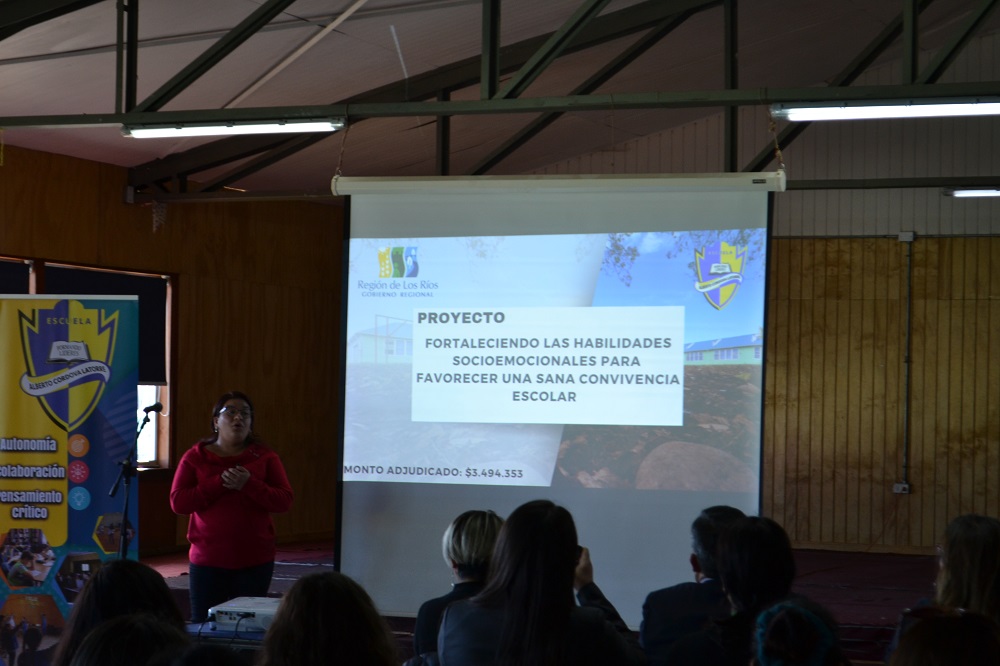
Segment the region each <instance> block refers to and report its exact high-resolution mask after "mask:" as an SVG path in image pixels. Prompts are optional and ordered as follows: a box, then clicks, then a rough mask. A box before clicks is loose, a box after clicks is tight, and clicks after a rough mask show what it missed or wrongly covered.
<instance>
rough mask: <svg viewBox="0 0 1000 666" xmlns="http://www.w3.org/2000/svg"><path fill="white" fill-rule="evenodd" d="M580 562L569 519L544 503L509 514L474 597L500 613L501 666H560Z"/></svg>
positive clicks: (535, 503)
mask: <svg viewBox="0 0 1000 666" xmlns="http://www.w3.org/2000/svg"><path fill="white" fill-rule="evenodd" d="M579 559H580V547H579V545H577V539H576V525H575V523H574V522H573V516H571V515H570V513H569V511H567V510H566V509H564V508H563V507H561V506H557V505H555V504H553V503H552V502H550V501H548V500H535V501H533V502H528V503H527V504H523V505H521V506H519V507H518V508H517V509H515V510H514V512H513V513H512V514H510V517H508V518H507V521H506V522H505V523H504V524H503V527H502V528H501V529H500V536H499V537H498V538H497V545H496V548H495V549H494V551H493V562H492V563H491V565H490V575H489V578H488V579H487V581H486V587H485V588H484V589H483V591H482V592H481V593H480V594H479V595H478V596H477V597H476V602H477V603H480V604H482V605H485V606H491V607H502V608H503V609H504V626H503V630H502V632H501V637H500V646H499V648H498V663H501V664H508V663H510V664H555V663H561V662H562V658H561V656H562V654H563V652H564V650H565V646H566V641H567V636H568V633H569V621H570V612H571V610H572V608H573V605H574V604H575V601H574V599H573V582H574V578H575V570H576V565H577V563H578V562H579Z"/></svg>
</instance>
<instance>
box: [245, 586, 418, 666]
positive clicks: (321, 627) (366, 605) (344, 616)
mask: <svg viewBox="0 0 1000 666" xmlns="http://www.w3.org/2000/svg"><path fill="white" fill-rule="evenodd" d="M399 662H400V659H399V655H398V650H397V648H396V642H395V637H394V636H393V634H392V632H391V631H390V630H389V626H388V624H386V621H385V620H384V619H383V618H382V616H381V615H379V613H378V610H376V608H375V604H374V603H373V602H372V600H371V597H370V596H368V593H367V592H365V590H364V588H362V587H361V586H360V585H358V584H357V583H356V582H354V581H353V580H352V579H350V578H348V577H347V576H345V575H344V574H342V573H339V572H336V571H328V572H325V573H316V574H310V575H308V576H304V577H302V578H300V579H299V580H297V581H296V582H295V584H294V585H292V588H291V589H290V590H289V591H288V592H287V593H286V594H285V596H284V597H283V598H282V600H281V604H280V605H279V606H278V611H277V612H276V613H275V615H274V620H273V621H272V622H271V626H270V627H268V629H267V633H266V634H265V635H264V642H263V645H262V646H261V651H260V655H259V658H258V661H257V664H258V666H329V665H331V664H344V665H345V666H347V665H351V666H353V665H354V664H364V665H365V666H398V664H399Z"/></svg>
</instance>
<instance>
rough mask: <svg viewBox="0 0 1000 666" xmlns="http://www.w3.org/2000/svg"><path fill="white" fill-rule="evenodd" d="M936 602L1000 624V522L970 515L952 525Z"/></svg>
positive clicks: (946, 543)
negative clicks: (973, 613)
mask: <svg viewBox="0 0 1000 666" xmlns="http://www.w3.org/2000/svg"><path fill="white" fill-rule="evenodd" d="M936 601H937V603H938V604H939V605H941V606H945V607H947V608H964V609H965V610H970V611H975V612H976V613H982V614H983V615H985V616H987V617H989V618H992V619H993V621H994V622H1000V520H997V519H996V518H990V517H988V516H979V515H976V514H967V515H964V516H959V517H958V518H955V519H954V520H952V521H951V522H950V523H948V527H947V529H946V530H945V535H944V543H943V544H942V546H941V570H940V572H939V573H938V579H937V595H936Z"/></svg>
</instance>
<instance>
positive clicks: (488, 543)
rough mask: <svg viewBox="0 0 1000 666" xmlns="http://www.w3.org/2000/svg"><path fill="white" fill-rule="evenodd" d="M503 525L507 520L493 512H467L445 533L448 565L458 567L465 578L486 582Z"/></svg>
mask: <svg viewBox="0 0 1000 666" xmlns="http://www.w3.org/2000/svg"><path fill="white" fill-rule="evenodd" d="M502 526H503V518H501V517H500V516H498V515H497V514H495V513H493V512H492V511H479V510H472V511H466V512H465V513H463V514H462V515H460V516H459V517H458V518H456V519H455V520H453V521H451V524H450V525H448V529H446V530H445V531H444V536H443V537H442V539H441V552H442V554H443V555H444V561H445V563H446V564H448V566H451V565H452V564H454V566H455V568H456V569H457V570H458V575H459V576H460V577H461V578H463V579H466V580H475V581H481V580H485V579H486V573H487V571H488V570H489V567H490V557H492V555H493V546H495V545H496V542H497V535H498V534H499V533H500V528H501V527H502Z"/></svg>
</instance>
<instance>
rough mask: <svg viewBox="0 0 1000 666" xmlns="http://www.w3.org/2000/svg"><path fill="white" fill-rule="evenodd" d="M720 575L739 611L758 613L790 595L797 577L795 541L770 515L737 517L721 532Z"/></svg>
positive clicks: (734, 605) (734, 607) (751, 614)
mask: <svg viewBox="0 0 1000 666" xmlns="http://www.w3.org/2000/svg"><path fill="white" fill-rule="evenodd" d="M717 559H718V565H719V579H720V581H721V582H722V587H723V589H724V590H725V591H726V594H728V595H729V601H730V603H731V604H732V606H733V610H734V611H735V612H736V613H743V614H748V615H750V616H751V617H755V616H756V615H757V614H758V613H759V612H760V611H762V610H764V609H765V608H767V607H768V606H770V605H771V604H773V603H776V602H778V601H781V600H782V599H784V598H785V597H787V596H788V593H789V592H791V589H792V580H793V579H794V578H795V559H794V558H793V556H792V544H791V542H790V541H789V540H788V534H786V533H785V530H784V529H782V527H781V525H779V524H778V523H776V522H774V521H773V520H771V519H770V518H759V517H756V516H748V517H746V518H740V519H739V520H736V521H734V522H732V523H730V525H729V526H728V527H727V528H726V529H724V530H723V531H722V534H720V535H719V550H718V553H717Z"/></svg>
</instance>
